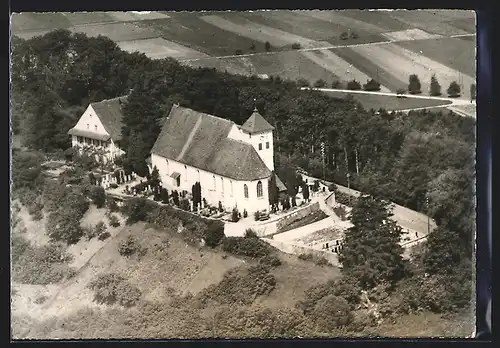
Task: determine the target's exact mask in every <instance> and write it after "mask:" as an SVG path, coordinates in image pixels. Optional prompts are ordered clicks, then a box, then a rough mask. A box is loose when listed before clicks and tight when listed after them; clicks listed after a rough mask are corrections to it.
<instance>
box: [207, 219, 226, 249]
mask: <svg viewBox="0 0 500 348" xmlns="http://www.w3.org/2000/svg"><path fill="white" fill-rule="evenodd" d="M217 222H219V221H217ZM217 222H214V223H212V224H210V225H209V226H208V228H207V230H206V232H205V235H204V239H205V243H206V245H208V246H209V247H212V248H215V247H216V246H217V245H219V244H220V243H221V241H222V239H223V238H224V224H223V223H217Z"/></svg>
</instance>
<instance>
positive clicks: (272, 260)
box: [259, 255, 281, 267]
mask: <svg viewBox="0 0 500 348" xmlns="http://www.w3.org/2000/svg"><path fill="white" fill-rule="evenodd" d="M259 264H261V265H264V266H268V267H278V266H281V260H280V258H279V257H278V256H276V255H267V256H264V257H261V258H260V259H259Z"/></svg>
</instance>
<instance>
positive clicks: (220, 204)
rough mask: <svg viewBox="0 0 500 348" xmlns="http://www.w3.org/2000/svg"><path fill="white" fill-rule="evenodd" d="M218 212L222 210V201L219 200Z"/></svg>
mask: <svg viewBox="0 0 500 348" xmlns="http://www.w3.org/2000/svg"><path fill="white" fill-rule="evenodd" d="M219 212H221V213H222V212H224V208H223V207H222V202H221V201H219Z"/></svg>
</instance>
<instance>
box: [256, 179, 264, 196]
mask: <svg viewBox="0 0 500 348" xmlns="http://www.w3.org/2000/svg"><path fill="white" fill-rule="evenodd" d="M263 195H264V192H263V190H262V182H260V181H259V182H258V183H257V197H262V196H263Z"/></svg>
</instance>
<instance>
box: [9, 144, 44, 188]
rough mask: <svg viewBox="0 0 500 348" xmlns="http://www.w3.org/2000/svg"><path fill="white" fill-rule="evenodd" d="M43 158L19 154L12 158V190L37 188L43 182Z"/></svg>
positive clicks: (38, 155)
mask: <svg viewBox="0 0 500 348" xmlns="http://www.w3.org/2000/svg"><path fill="white" fill-rule="evenodd" d="M42 180H43V178H42V156H41V155H40V154H37V153H31V152H19V153H14V154H13V156H12V189H14V190H15V189H18V188H22V187H27V188H31V189H32V188H35V187H37V186H38V184H40V183H41V182H42Z"/></svg>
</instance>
